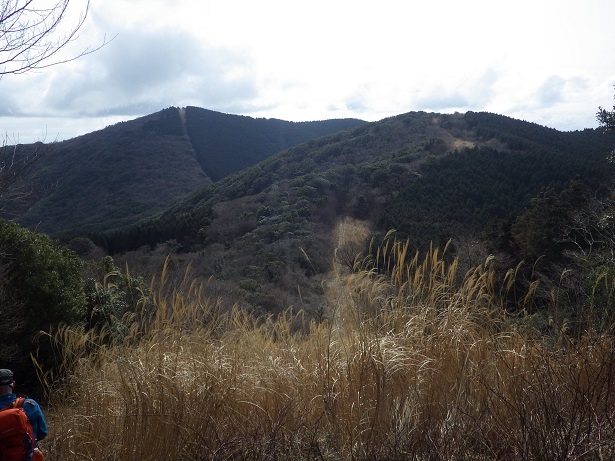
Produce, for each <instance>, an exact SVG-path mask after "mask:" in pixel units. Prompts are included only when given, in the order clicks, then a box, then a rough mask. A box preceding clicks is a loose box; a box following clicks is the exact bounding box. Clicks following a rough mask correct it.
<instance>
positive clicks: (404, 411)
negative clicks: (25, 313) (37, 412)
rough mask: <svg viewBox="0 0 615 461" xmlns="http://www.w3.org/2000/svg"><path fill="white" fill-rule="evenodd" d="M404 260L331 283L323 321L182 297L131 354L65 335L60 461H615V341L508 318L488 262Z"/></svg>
mask: <svg viewBox="0 0 615 461" xmlns="http://www.w3.org/2000/svg"><path fill="white" fill-rule="evenodd" d="M407 251H408V247H407V245H404V244H401V243H395V244H393V245H392V246H391V247H390V248H388V249H385V250H383V251H382V252H381V253H380V255H379V256H378V257H377V259H380V262H379V267H381V268H382V267H385V266H387V265H388V267H387V270H385V271H380V272H384V273H386V274H387V275H379V273H378V271H376V270H370V268H369V266H368V267H366V269H365V270H362V271H358V272H356V273H354V274H344V275H342V274H337V277H333V278H332V281H331V282H330V283H329V284H328V285H326V286H325V287H324V288H325V290H326V293H327V299H328V306H327V311H326V314H325V318H324V319H323V320H322V321H320V322H313V321H311V322H307V321H304V319H303V317H302V316H301V315H300V314H292V313H290V312H289V313H287V314H285V315H281V316H279V317H276V318H268V319H261V320H258V321H257V320H255V319H253V318H252V317H251V316H250V315H249V314H247V313H245V312H242V311H240V310H238V309H221V308H220V306H219V305H218V304H217V303H216V301H215V299H212V298H209V297H208V296H206V295H205V294H204V289H203V287H201V286H199V285H197V284H195V283H193V284H190V283H189V281H187V282H186V286H185V288H184V289H182V290H176V291H175V292H173V293H172V294H167V295H162V294H158V295H156V296H154V299H153V303H154V305H155V306H156V311H155V314H152V315H153V316H154V317H153V318H152V319H151V321H150V323H149V326H148V327H147V328H146V329H143V328H141V329H140V331H139V332H137V331H134V332H133V333H132V335H134V337H132V336H131V335H130V334H129V335H128V336H127V338H126V341H125V343H123V344H115V345H107V346H103V345H101V343H100V341H99V339H97V336H95V335H92V334H89V333H84V332H79V331H71V330H62V331H60V332H58V333H57V334H56V335H55V339H56V341H57V342H58V344H60V345H61V346H62V350H63V353H64V357H65V365H66V367H67V369H68V370H70V375H69V379H68V381H67V382H65V383H64V384H62V385H58V384H57V383H56V385H55V386H54V388H52V389H51V391H50V399H51V402H52V407H51V408H50V411H49V419H50V425H51V433H50V436H49V438H48V440H47V441H46V442H45V443H44V448H45V449H46V456H47V459H48V461H60V460H62V461H71V460H92V461H103V460H104V461H116V460H117V461H129V460H130V461H133V460H141V461H148V460H152V461H154V460H156V461H158V460H169V461H180V460H186V461H188V460H190V461H192V460H227V459H232V460H274V459H279V460H308V459H310V460H311V459H314V460H517V459H524V460H567V459H583V460H585V459H588V460H589V459H591V460H594V459H595V460H602V459H604V460H607V459H614V458H615V405H614V398H615V396H614V395H613V393H614V391H615V387H614V384H615V382H614V378H615V360H614V355H613V351H614V349H613V337H612V335H611V334H610V333H609V332H608V331H607V332H601V333H597V332H594V331H585V332H584V333H582V334H580V335H579V334H575V335H574V337H573V335H572V334H569V333H567V331H566V329H565V328H560V329H557V328H554V329H553V331H555V333H551V334H550V335H549V336H548V337H545V336H544V335H541V334H539V333H538V332H536V331H535V329H533V328H532V327H531V322H528V321H526V320H524V319H519V318H511V317H510V316H508V315H507V314H506V313H505V311H504V310H503V308H502V301H501V300H500V297H499V296H498V295H496V293H495V283H494V282H495V281H494V272H493V271H492V270H491V269H490V266H489V261H487V262H486V263H485V264H484V265H482V266H480V267H477V268H475V269H473V270H471V271H469V272H468V273H467V274H460V273H459V270H458V265H457V263H456V262H455V261H453V262H451V263H449V264H447V263H445V262H444V258H442V256H441V254H440V253H439V252H438V250H432V251H431V252H430V253H429V254H427V255H426V256H424V257H419V255H409V254H408V253H407ZM509 275H510V274H509ZM163 278H164V274H163ZM159 283H160V285H163V284H164V280H162V281H160V282H159ZM162 292H163V290H159V292H158V293H162Z"/></svg>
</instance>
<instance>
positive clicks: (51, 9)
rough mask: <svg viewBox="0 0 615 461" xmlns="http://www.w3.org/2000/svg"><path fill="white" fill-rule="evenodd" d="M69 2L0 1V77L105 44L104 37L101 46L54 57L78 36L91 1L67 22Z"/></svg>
mask: <svg viewBox="0 0 615 461" xmlns="http://www.w3.org/2000/svg"><path fill="white" fill-rule="evenodd" d="M73 3H74V2H73ZM70 4H71V0H0V77H2V76H3V75H7V74H23V73H26V72H29V71H32V70H38V69H44V68H46V67H50V66H55V65H58V64H62V63H66V62H70V61H73V60H75V59H78V58H80V57H82V56H85V55H87V54H90V53H93V52H94V51H96V50H98V49H100V48H101V47H102V46H104V45H105V44H106V43H107V42H106V40H103V43H102V44H101V45H100V46H97V47H95V48H92V47H87V48H86V49H84V50H83V51H81V52H80V53H78V54H77V55H74V56H71V57H68V58H60V57H58V56H57V55H58V53H59V52H60V50H62V49H63V48H64V47H65V46H66V45H68V44H69V43H70V42H72V41H73V40H74V39H75V38H76V37H77V33H78V32H79V30H80V29H81V27H82V26H83V24H84V22H85V19H86V17H87V15H88V11H89V8H90V0H86V2H85V6H84V7H83V10H82V11H81V12H80V14H79V16H78V18H77V19H76V21H75V22H74V23H73V24H72V25H69V24H68V21H69V18H68V16H69V15H68V8H69V5H70ZM65 26H69V27H68V28H66V27H65ZM63 29H64V30H63Z"/></svg>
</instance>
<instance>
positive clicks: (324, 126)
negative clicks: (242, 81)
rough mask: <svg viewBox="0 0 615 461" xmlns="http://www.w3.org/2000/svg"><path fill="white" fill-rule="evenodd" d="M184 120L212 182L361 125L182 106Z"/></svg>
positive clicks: (201, 162)
mask: <svg viewBox="0 0 615 461" xmlns="http://www.w3.org/2000/svg"><path fill="white" fill-rule="evenodd" d="M186 121H187V129H188V133H189V134H190V139H191V141H192V145H193V146H194V149H195V151H196V155H197V158H198V160H199V163H200V164H201V167H202V168H203V171H205V173H207V175H208V176H209V177H210V178H211V179H212V180H213V181H218V180H219V179H221V178H223V177H225V176H227V175H229V174H231V173H235V172H237V171H240V170H243V169H244V168H247V167H249V166H252V165H255V164H256V163H258V162H260V161H261V160H264V159H265V158H267V157H269V156H270V155H272V154H275V153H276V152H280V151H282V150H284V149H287V148H288V147H290V146H294V145H296V144H299V143H302V142H305V141H308V140H310V139H314V138H318V137H321V136H325V135H327V134H330V133H333V132H336V131H342V130H347V129H350V128H354V127H356V126H358V125H362V124H364V123H365V122H362V121H360V120H355V119H343V120H325V121H320V122H298V123H295V122H287V121H283V120H276V119H264V118H256V119H255V118H252V117H245V116H240V115H228V114H221V113H219V112H214V111H211V110H206V109H200V108H198V107H186Z"/></svg>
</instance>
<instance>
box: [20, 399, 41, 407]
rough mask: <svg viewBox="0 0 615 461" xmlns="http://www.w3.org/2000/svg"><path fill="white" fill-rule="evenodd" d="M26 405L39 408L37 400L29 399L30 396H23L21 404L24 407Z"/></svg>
mask: <svg viewBox="0 0 615 461" xmlns="http://www.w3.org/2000/svg"><path fill="white" fill-rule="evenodd" d="M26 405H27V406H30V407H34V408H39V404H38V402H37V401H36V400H34V399H31V398H30V397H24V400H23V406H24V407H25V406H26Z"/></svg>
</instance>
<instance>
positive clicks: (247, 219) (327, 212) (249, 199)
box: [92, 112, 612, 307]
mask: <svg viewBox="0 0 615 461" xmlns="http://www.w3.org/2000/svg"><path fill="white" fill-rule="evenodd" d="M611 147H612V141H611V140H610V139H608V138H607V137H606V136H604V135H603V134H602V132H601V131H599V130H589V129H588V130H584V131H579V132H559V131H556V130H553V129H549V128H545V127H541V126H539V125H536V124H532V123H527V122H522V121H519V120H514V119H511V118H508V117H504V116H500V115H495V114H488V113H473V112H469V113H466V114H452V115H441V114H429V113H424V112H418V113H408V114H403V115H399V116H396V117H391V118H388V119H385V120H382V121H380V122H375V123H370V124H367V125H364V126H360V127H357V128H354V129H352V130H348V131H344V132H338V133H335V134H331V135H328V136H325V137H321V138H318V139H314V140H311V141H308V142H306V143H303V144H300V145H297V146H295V147H292V148H290V149H287V150H286V151H283V152H281V153H278V154H276V155H274V156H271V157H269V158H267V159H266V160H264V161H262V162H260V163H258V164H256V165H255V166H252V167H249V168H246V169H244V170H242V171H240V172H238V173H235V174H233V175H230V176H227V177H225V178H223V179H222V180H220V181H218V182H216V183H215V184H212V185H210V186H207V187H205V188H203V189H201V190H199V191H198V192H195V193H193V194H192V195H191V196H190V197H188V198H186V199H185V200H182V201H180V202H178V203H177V204H175V205H174V206H173V207H171V208H169V209H168V210H167V211H165V212H164V213H163V214H162V215H161V216H159V217H158V218H156V219H153V220H147V221H143V222H141V223H140V224H139V225H136V226H131V227H129V228H125V229H122V230H119V231H117V232H113V233H107V234H105V235H101V234H98V235H93V236H92V238H93V239H94V240H95V241H96V242H97V243H99V244H100V245H102V246H104V247H105V248H106V249H108V250H109V251H111V252H112V253H122V252H125V251H128V250H133V249H136V248H139V247H142V246H144V245H149V246H150V248H154V247H155V246H156V245H157V244H159V243H162V242H165V241H169V240H173V241H174V242H175V243H174V245H175V246H174V248H176V249H179V251H181V252H184V253H185V252H198V254H201V255H204V256H205V258H204V259H203V260H202V261H200V264H201V265H202V266H203V267H202V269H203V271H204V272H208V273H212V274H216V276H217V277H219V278H220V279H223V280H229V281H231V280H232V281H235V282H237V281H241V280H243V282H242V283H243V285H242V286H244V287H247V288H246V290H247V291H248V292H250V293H248V295H249V296H250V297H251V298H253V301H252V302H253V304H255V305H261V306H262V305H264V306H267V305H268V304H269V305H271V304H275V301H274V300H273V299H271V298H272V297H275V294H272V293H275V290H274V288H273V286H276V287H278V288H280V289H281V290H282V291H281V292H283V293H288V292H289V291H291V292H292V291H293V290H296V289H297V287H301V286H303V285H302V284H304V283H307V279H309V278H310V277H311V275H314V274H320V273H324V272H325V271H327V270H329V269H330V267H331V259H332V255H333V254H334V249H335V248H336V247H337V248H338V250H339V248H340V245H341V244H343V241H342V240H341V238H340V233H339V225H340V222H343V220H344V218H350V219H352V220H353V222H355V223H357V222H358V223H361V226H362V227H363V228H364V229H369V231H370V232H371V233H378V232H379V233H380V234H384V233H386V232H387V231H388V230H391V229H395V230H397V231H398V234H399V235H401V236H403V237H408V238H410V239H411V241H412V242H413V244H414V246H415V247H417V248H420V247H423V248H424V247H425V246H426V245H428V244H429V242H432V241H435V242H436V243H442V242H445V241H447V240H448V239H450V238H454V239H457V240H459V239H463V238H474V237H476V236H477V235H478V234H479V233H480V232H482V231H483V230H484V229H485V227H486V226H487V225H488V224H490V223H492V222H494V221H497V220H500V221H501V220H506V219H512V218H511V217H514V216H518V215H520V214H521V213H522V212H523V211H524V209H525V208H526V207H528V206H529V205H530V204H531V203H532V199H533V198H534V197H536V196H538V195H539V194H540V193H541V191H543V190H544V189H545V188H547V187H550V188H552V189H553V190H555V191H562V190H564V189H565V188H566V187H569V186H571V185H572V184H573V183H575V181H576V184H578V185H579V187H581V188H583V189H584V190H585V191H586V193H587V194H589V195H591V196H601V195H603V194H605V193H606V191H607V190H608V187H607V186H610V181H611V178H612V168H611V165H610V164H609V163H608V162H607V160H606V157H607V153H608V152H609V150H610V149H611ZM267 299H268V300H267ZM295 301H296V300H295ZM279 302H280V306H278V307H281V305H283V304H284V303H286V304H287V305H288V304H292V302H290V301H288V299H285V300H284V301H281V300H280V301H279ZM302 302H305V299H302ZM269 307H270V306H269Z"/></svg>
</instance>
